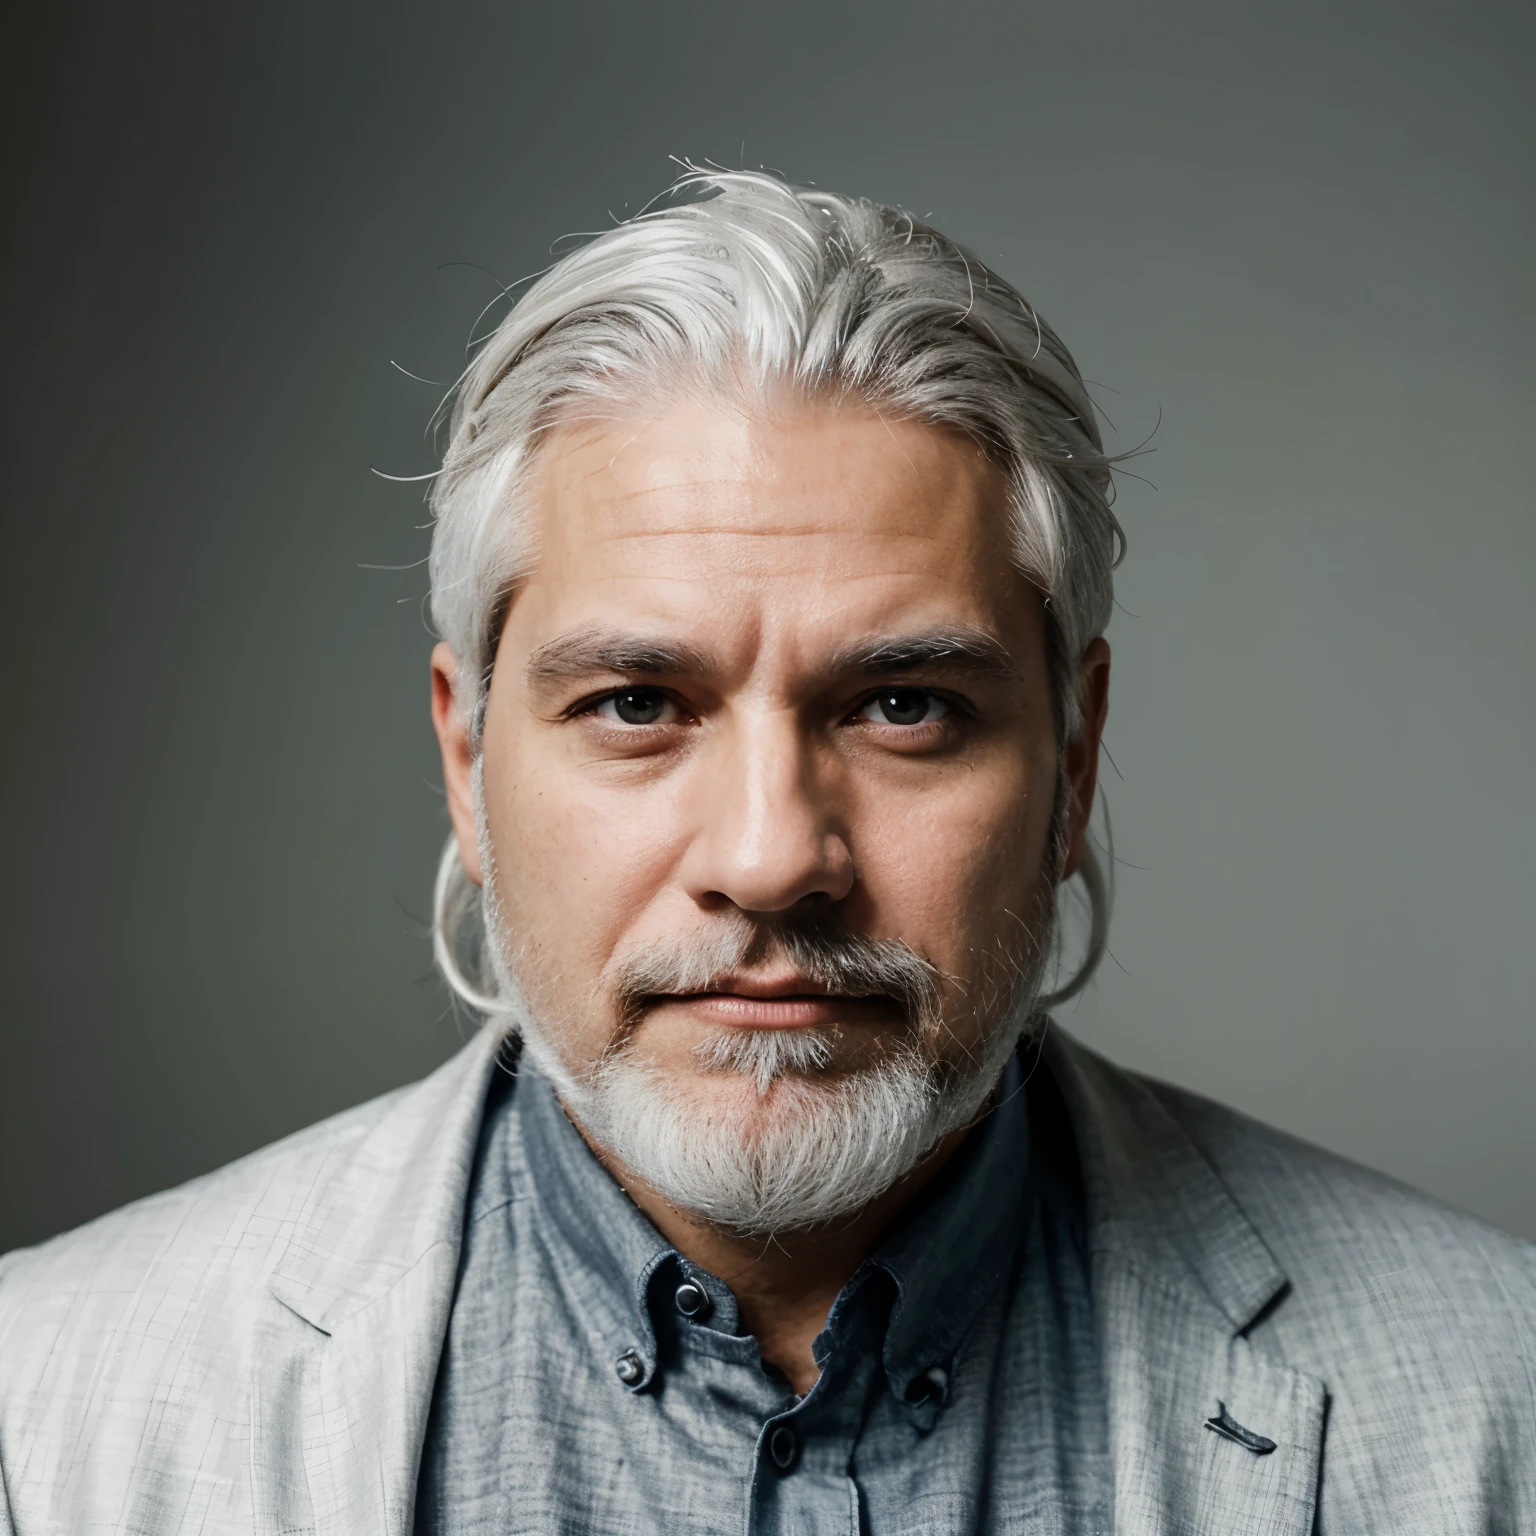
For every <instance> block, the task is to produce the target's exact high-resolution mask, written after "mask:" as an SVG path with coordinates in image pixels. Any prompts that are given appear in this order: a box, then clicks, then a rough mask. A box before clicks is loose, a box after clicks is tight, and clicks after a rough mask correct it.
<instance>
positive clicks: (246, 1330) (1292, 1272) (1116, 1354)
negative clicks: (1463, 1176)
mask: <svg viewBox="0 0 1536 1536" xmlns="http://www.w3.org/2000/svg"><path fill="white" fill-rule="evenodd" d="M495 1046H496V1040H495V1038H494V1037H493V1035H492V1034H491V1033H490V1032H489V1031H483V1032H482V1033H481V1034H480V1035H479V1036H477V1037H476V1038H475V1039H474V1040H473V1041H471V1042H470V1044H469V1045H468V1046H467V1047H466V1048H465V1049H464V1050H463V1051H462V1052H460V1053H459V1055H458V1056H456V1057H455V1058H454V1059H453V1060H452V1061H450V1062H449V1063H448V1064H447V1065H446V1066H444V1067H443V1068H442V1069H441V1070H439V1071H438V1072H436V1073H434V1074H433V1075H432V1076H431V1077H429V1078H427V1079H426V1080H425V1081H423V1082H421V1083H418V1084H416V1085H415V1086H413V1087H410V1088H406V1089H402V1090H401V1091H399V1092H397V1093H393V1094H390V1095H388V1096H386V1097H385V1098H382V1099H379V1100H376V1101H375V1102H374V1103H372V1104H367V1105H364V1106H363V1107H362V1108H360V1109H356V1110H352V1111H350V1112H349V1113H347V1114H344V1115H341V1116H338V1117H337V1118H335V1119H333V1120H328V1121H326V1122H324V1123H323V1124H321V1125H318V1126H315V1127H313V1128H312V1129H310V1130H307V1131H303V1132H301V1133H299V1134H298V1135H297V1136H293V1137H290V1138H289V1139H288V1140H286V1141H282V1142H279V1143H278V1144H277V1145H276V1146H273V1147H269V1148H267V1149H266V1150H265V1151H262V1152H258V1153H255V1154H254V1155H252V1156H250V1157H247V1158H245V1159H243V1160H242V1161H240V1162H237V1163H234V1164H232V1165H231V1166H229V1167H228V1168H224V1169H221V1170H220V1171H219V1172H217V1173H214V1174H211V1175H209V1176H208V1177H206V1178H202V1179H196V1180H194V1181H193V1182H192V1183H190V1184H186V1185H184V1186H182V1187H181V1188H180V1189H175V1190H171V1191H169V1192H168V1193H166V1194H162V1195H156V1196H154V1197H152V1198H151V1199H148V1200H143V1201H140V1202H139V1203H138V1204H136V1205H132V1206H129V1207H127V1208H126V1209H125V1210H122V1211H118V1212H116V1213H114V1214H112V1215H110V1216H104V1217H102V1218H101V1219H100V1220H99V1221H95V1222H92V1223H91V1224H90V1225H88V1226H86V1227H82V1228H80V1229H79V1230H78V1231H76V1232H72V1233H68V1234H66V1235H65V1236H63V1237H59V1238H56V1239H54V1240H53V1241H52V1242H50V1243H46V1244H44V1245H43V1246H42V1247H39V1248H34V1249H30V1250H26V1251H23V1252H20V1253H14V1254H11V1255H10V1256H9V1257H7V1258H6V1259H4V1260H0V1532H3V1533H23V1536H42V1533H44V1532H50V1533H51V1532H65V1533H76V1532H86V1531H92V1532H97V1531H100V1532H106V1531H115V1532H133V1533H142V1536H165V1533H169V1532H194V1531H195V1532H199V1533H201V1536H218V1533H233V1532H237V1531H238V1532H251V1531H256V1532H260V1533H263V1536H267V1533H271V1536H277V1533H284V1536H297V1533H300V1532H315V1533H335V1536H340V1533H343V1532H345V1533H348V1536H365V1533H366V1536H376V1533H379V1536H381V1533H400V1536H405V1533H408V1532H409V1530H410V1527H411V1519H412V1510H413V1504H414V1495H415V1485H416V1472H417V1463H418V1460H419V1457H420V1454H421V1447H422V1439H423V1435H424V1433H425V1428H426V1421H427V1411H428V1407H429V1405H430V1402H431V1397H432V1390H433V1383H434V1377H435V1374H436V1370H437V1363H438V1355H439V1351H440V1349H441V1345H442V1340H443V1335H444V1330H445V1327H446V1325H447V1321H448V1313H449V1310H450V1307H451V1305H452V1299H453V1288H454V1280H455V1274H456V1270H457V1265H458V1254H459V1241H460V1232H461V1228H462V1222H463V1214H464V1201H465V1195H466V1189H467V1185H468V1181H469V1174H470V1166H471V1161H472V1158H473V1155H474V1148H475V1140H476V1135H477V1132H478V1129H479V1123H480V1117H481V1107H482V1102H483V1099H484V1095H485V1090H486V1085H487V1082H488V1078H489V1074H490V1072H491V1070H492V1064H493V1060H494V1055H495ZM1047 1063H1048V1067H1049V1070H1051V1071H1052V1072H1053V1073H1054V1074H1055V1076H1056V1079H1057V1082H1058V1084H1059V1085H1060V1088H1061V1090H1062V1094H1063V1097H1064V1099H1065V1101H1066V1104H1067V1107H1068V1112H1069V1114H1070V1115H1071V1118H1072V1121H1073V1125H1074V1130H1075V1134H1076V1136H1077V1140H1078V1144H1079V1151H1080V1155H1081V1158H1082V1163H1083V1172H1084V1179H1085V1186H1086V1194H1087V1201H1088V1211H1089V1221H1090V1232H1091V1237H1090V1243H1091V1250H1092V1273H1093V1286H1094V1300H1095V1307H1096V1317H1097V1326H1098V1329H1099V1339H1100V1351H1101V1355H1102V1362H1103V1371H1104V1377H1105V1385H1106V1389H1107V1400H1108V1405H1109V1429H1110V1443H1111V1446H1112V1450H1113V1457H1114V1468H1115V1488H1114V1529H1115V1531H1117V1532H1120V1533H1123V1536H1131V1533H1137V1536H1141V1533H1146V1536H1151V1533H1154V1532H1156V1533H1169V1536H1172V1533H1179V1536H1186V1533H1187V1536H1194V1533H1201V1536H1306V1533H1313V1532H1324V1533H1332V1536H1343V1533H1347V1536H1359V1533H1363V1532H1390V1533H1392V1536H1461V1533H1466V1536H1471V1533H1474V1532H1477V1533H1494V1532H1498V1533H1515V1532H1525V1533H1536V1329H1533V1318H1536V1249H1533V1248H1532V1247H1531V1246H1530V1245H1528V1244H1525V1243H1522V1242H1519V1241H1517V1240H1516V1239H1514V1238H1511V1237H1507V1236H1505V1235H1503V1234H1502V1233H1500V1232H1497V1231H1495V1230H1494V1229H1492V1228H1490V1227H1488V1226H1486V1225H1485V1224H1483V1223H1482V1222H1480V1221H1478V1220H1476V1219H1475V1218H1473V1217H1470V1216H1466V1215H1463V1214H1461V1213H1459V1212H1456V1211H1453V1210H1449V1209H1447V1208H1445V1207H1444V1206H1441V1205H1439V1204H1437V1203H1435V1202H1434V1201H1432V1200H1429V1199H1427V1198H1426V1197H1424V1196H1422V1195H1419V1194H1416V1193H1414V1192H1413V1191H1412V1190H1409V1189H1405V1188H1404V1187H1403V1186H1401V1185H1399V1184H1396V1183H1393V1182H1392V1181H1391V1180H1389V1179H1386V1178H1383V1177H1381V1176H1380V1175H1378V1174H1375V1173H1370V1172H1368V1171H1366V1170H1365V1169H1362V1168H1358V1167H1356V1166H1354V1165H1353V1164H1350V1163H1346V1162H1344V1161H1341V1160H1340V1159H1338V1158H1335V1157H1331V1156H1329V1155H1328V1154H1326V1153H1323V1152H1320V1151H1318V1150H1316V1149H1314V1148H1312V1147H1308V1146H1306V1145H1304V1144H1302V1143H1300V1142H1297V1141H1293V1140H1292V1139H1290V1138H1289V1137H1286V1136H1282V1135H1280V1134H1278V1133H1277V1132H1274V1131H1270V1130H1267V1129H1265V1128H1264V1127H1263V1126H1260V1125H1257V1124H1254V1123H1253V1122H1251V1121H1248V1120H1245V1119H1243V1118H1242V1117H1240V1116H1238V1115H1236V1114H1234V1113H1232V1112H1231V1111H1229V1110H1225V1109H1222V1108H1219V1107H1218V1106H1216V1105H1213V1104H1210V1103H1208V1102H1206V1101H1204V1100H1201V1099H1198V1098H1195V1097H1193V1096H1191V1095H1188V1094H1185V1093H1181V1092H1178V1091H1176V1090H1174V1089H1171V1088H1167V1087H1164V1086H1161V1085H1159V1084H1155V1083H1150V1082H1147V1081H1145V1080H1143V1079H1141V1078H1137V1077H1134V1076H1131V1075H1130V1074H1128V1073H1125V1072H1122V1071H1120V1070H1118V1069H1117V1068H1115V1067H1113V1066H1111V1065H1110V1064H1109V1063H1107V1062H1105V1061H1104V1060H1102V1059H1101V1058H1100V1057H1098V1056H1096V1055H1094V1054H1093V1053H1092V1052H1090V1051H1088V1050H1086V1049H1085V1048H1083V1047H1082V1046H1080V1045H1078V1044H1076V1043H1075V1042H1074V1041H1072V1040H1071V1039H1070V1038H1068V1037H1066V1036H1065V1035H1063V1034H1061V1033H1060V1032H1059V1031H1053V1033H1052V1038H1051V1040H1050V1042H1049V1043H1048V1047H1047ZM1218 1405H1224V1406H1225V1410H1226V1413H1227V1415H1228V1416H1229V1419H1230V1421H1233V1422H1235V1423H1236V1424H1238V1425H1241V1426H1243V1427H1244V1428H1245V1429H1246V1430H1247V1431H1249V1432H1250V1443H1248V1444H1245V1443H1243V1441H1242V1440H1241V1439H1233V1438H1230V1437H1228V1436H1227V1435H1223V1434H1220V1433H1217V1432H1214V1431H1213V1430H1212V1429H1211V1428H1209V1427H1208V1426H1207V1422H1206V1421H1207V1420H1208V1419H1211V1418H1213V1417H1216V1416H1218V1414H1219V1412H1220V1409H1219V1406H1218ZM1254 1437H1262V1438H1254ZM1271 1442H1273V1449H1266V1447H1268V1446H1269V1444H1270V1443H1271Z"/></svg>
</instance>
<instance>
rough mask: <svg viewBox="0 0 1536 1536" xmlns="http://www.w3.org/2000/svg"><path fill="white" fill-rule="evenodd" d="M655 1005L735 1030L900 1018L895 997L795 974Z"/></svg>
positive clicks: (726, 985)
mask: <svg viewBox="0 0 1536 1536" xmlns="http://www.w3.org/2000/svg"><path fill="white" fill-rule="evenodd" d="M652 1007H654V1008H666V1009H676V1010H678V1011H679V1012H680V1013H682V1014H683V1015H684V1016H686V1017H687V1018H688V1019H690V1020H692V1021H694V1022H696V1023H698V1024H700V1025H703V1026H706V1027H714V1028H721V1027H725V1028H734V1029H818V1028H819V1029H825V1028H828V1027H831V1026H834V1025H839V1024H842V1025H860V1024H864V1025H868V1024H885V1023H889V1022H890V1021H891V1020H892V1019H893V1018H897V1017H899V1016H900V1005H899V1004H898V1003H897V1001H896V999H895V998H893V997H889V996H887V995H885V994H877V995H874V996H851V995H848V994H846V993H839V992H833V991H830V990H829V989H828V988H827V987H825V986H823V985H821V984H819V983H818V982H815V981H813V980H811V979H810V978H809V977H806V976H795V975H785V976H768V977H763V976H723V977H719V978H717V979H716V980H715V981H714V982H713V983H712V984H711V985H710V986H709V988H708V989H707V990H703V991H699V992H682V993H667V994H663V995H661V996H658V997H655V998H653V999H652Z"/></svg>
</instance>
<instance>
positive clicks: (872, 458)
mask: <svg viewBox="0 0 1536 1536" xmlns="http://www.w3.org/2000/svg"><path fill="white" fill-rule="evenodd" d="M530 490H531V492H532V494H531V497H530V500H531V503H532V507H531V511H532V514H533V517H534V519H535V530H534V532H535V538H536V540H537V547H538V563H537V566H536V568H535V569H534V571H533V573H532V574H531V576H530V577H529V578H528V580H527V583H526V584H525V585H524V587H523V588H522V589H521V590H520V591H519V593H518V595H517V597H516V599H515V600H514V603H513V605H512V608H513V612H512V615H511V617H512V619H513V627H515V628H517V629H520V630H523V631H524V632H525V637H526V639H527V640H528V641H529V643H531V644H538V643H541V641H542V640H543V639H547V638H548V637H549V636H550V635H551V634H554V633H557V632H560V631H561V630H563V629H566V628H568V627H570V626H572V625H574V624H580V623H592V622H598V623H601V622H608V621H613V620H625V621H631V622H632V621H633V620H635V619H637V618H639V619H642V620H652V621H655V622H657V623H665V624H671V625H676V624H678V623H689V622H694V623H698V622H708V623H710V624H713V625H715V626H721V625H724V626H727V627H729V628H730V629H732V630H733V631H736V632H741V631H743V630H744V629H745V628H750V629H752V630H753V631H754V632H755V633H757V634H758V635H759V637H761V636H762V635H763V634H764V633H765V632H767V631H773V630H778V631H782V632H783V635H784V636H785V637H786V638H793V639H796V640H798V641H799V642H801V643H802V644H804V645H812V644H815V643H816V641H817V640H818V638H821V637H824V638H826V639H827V640H828V641H835V640H836V638H837V636H838V635H839V634H842V633H843V632H845V631H847V630H848V629H849V628H850V627H852V628H860V627H865V628H885V627H889V626H890V625H891V624H893V623H903V622H924V621H933V620H941V621H954V622H964V623H969V624H973V625H984V626H986V627H988V628H992V629H999V628H1001V627H1002V626H1003V625H1004V624H1006V622H1007V616H1008V615H1009V614H1010V613H1011V612H1013V613H1016V612H1017V611H1018V609H1019V607H1020V603H1021V596H1023V595H1026V594H1031V593H1032V589H1031V588H1030V587H1029V585H1028V583H1027V582H1026V581H1025V579H1024V578H1023V577H1022V576H1020V575H1019V574H1018V572H1017V571H1016V570H1015V569H1014V567H1013V565H1012V563H1011V561H1010V558H1009V538H1008V511H1007V507H1008V501H1007V485H1006V481H1005V480H1004V477H1003V476H1002V474H1001V473H1000V471H998V469H997V468H996V467H995V466H994V465H993V464H992V463H991V462H990V461H989V460H988V459H987V458H986V457H985V456H984V455H983V454H982V453H981V452H980V451H979V450H978V449H977V448H976V447H975V445H974V444H972V443H971V442H970V441H969V440H968V439H966V438H965V437H963V436H962V435H960V434H958V433H955V432H951V431H948V430H945V429H941V428H937V427H931V426H927V425H924V424H921V423H916V422H911V421H902V420H898V419H890V418H887V417H884V416H883V415H881V414H880V413H879V412H878V411H876V410H875V409H873V408H872V407H870V406H867V405H864V404H847V405H836V406H828V405H818V404H797V405H795V406H792V407H783V408H780V409H777V410H774V411H772V412H766V411H765V412H762V413H758V414H753V413H749V412H746V411H742V410H738V409H733V408H730V407H729V406H725V405H721V406H715V405H710V404H704V403H699V402H687V403H684V404H680V405H677V406H675V407H672V408H670V409H668V410H666V411H664V412H660V413H657V414H654V415H650V416H636V417H635V418H634V419H632V420H627V421H617V422H608V423H603V424H601V425H599V426H586V427H582V428H579V429H567V430H566V431H564V432H561V433H559V434H557V435H556V436H555V437H553V438H552V440H551V441H550V442H549V443H548V444H547V445H546V447H545V449H544V451H543V453H542V455H541V458H540V462H539V464H538V466H537V469H536V472H535V476H534V480H533V483H532V485H531V487H530ZM1025 606H1033V605H1032V604H1027V603H1026V605H1025ZM999 638H1006V637H1005V636H1002V635H1000V636H999Z"/></svg>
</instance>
